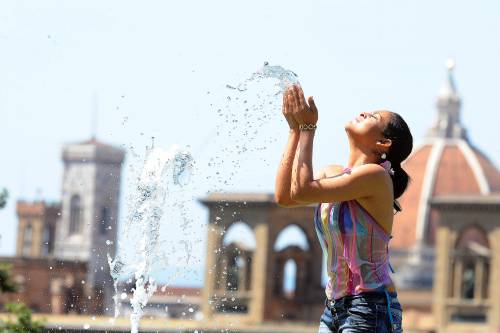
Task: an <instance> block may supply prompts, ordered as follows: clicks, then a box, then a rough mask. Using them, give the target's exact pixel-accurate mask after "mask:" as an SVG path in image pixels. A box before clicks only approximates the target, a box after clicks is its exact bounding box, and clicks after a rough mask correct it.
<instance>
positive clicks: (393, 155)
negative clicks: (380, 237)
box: [383, 112, 413, 212]
mask: <svg viewBox="0 0 500 333" xmlns="http://www.w3.org/2000/svg"><path fill="white" fill-rule="evenodd" d="M383 134H384V136H385V137H386V138H387V139H391V141H392V145H391V148H390V149H389V151H388V152H387V160H388V161H390V162H391V167H392V169H393V171H394V174H392V175H391V177H392V184H393V189H394V209H395V210H396V211H398V212H400V211H401V206H400V205H399V203H398V202H397V201H396V199H397V198H399V197H400V196H401V195H402V194H403V193H404V192H405V190H406V188H407V187H408V184H409V182H410V180H411V179H410V176H409V175H408V173H406V171H405V170H404V169H403V168H402V167H401V162H403V161H404V160H405V159H406V158H407V157H408V156H409V155H410V153H411V151H412V149H413V136H412V135H411V132H410V128H409V127H408V124H406V122H405V121H404V119H403V118H402V117H401V116H400V115H399V114H397V113H395V112H392V117H391V119H390V120H389V122H388V123H387V126H386V128H385V130H384V132H383Z"/></svg>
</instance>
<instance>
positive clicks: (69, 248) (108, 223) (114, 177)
mask: <svg viewBox="0 0 500 333" xmlns="http://www.w3.org/2000/svg"><path fill="white" fill-rule="evenodd" d="M124 156H125V153H124V151H123V150H122V149H119V148H116V147H113V146H110V145H107V144H104V143H101V142H99V141H97V140H96V139H92V140H89V141H86V142H82V143H77V144H69V145H66V146H64V147H63V152H62V159H63V162H64V174H63V180H62V199H61V201H62V202H61V221H60V224H59V225H58V228H57V235H56V248H55V253H54V254H55V257H57V258H60V259H66V260H78V261H82V262H86V263H87V278H86V281H85V288H86V289H85V293H86V294H87V295H88V296H90V297H91V299H93V300H94V301H93V302H91V304H97V308H95V309H89V310H90V311H96V312H101V313H102V312H107V311H111V306H110V304H111V302H112V299H111V297H112V293H113V283H112V280H111V277H110V274H109V266H108V263H107V253H109V254H110V255H111V256H114V255H115V251H116V245H115V244H116V236H117V230H116V229H117V219H118V203H119V194H120V175H121V166H122V162H123V159H124Z"/></svg>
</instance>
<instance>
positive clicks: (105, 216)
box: [99, 207, 110, 235]
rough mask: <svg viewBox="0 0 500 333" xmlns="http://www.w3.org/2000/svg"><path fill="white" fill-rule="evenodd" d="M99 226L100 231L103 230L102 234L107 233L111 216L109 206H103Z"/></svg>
mask: <svg viewBox="0 0 500 333" xmlns="http://www.w3.org/2000/svg"><path fill="white" fill-rule="evenodd" d="M99 226H100V228H99V231H100V232H101V235H105V234H106V232H107V230H108V227H109V226H110V216H109V210H108V207H102V208H101V220H100V223H99Z"/></svg>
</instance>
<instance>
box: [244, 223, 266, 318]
mask: <svg viewBox="0 0 500 333" xmlns="http://www.w3.org/2000/svg"><path fill="white" fill-rule="evenodd" d="M254 232H255V240H256V247H255V252H254V257H253V261H252V291H251V301H250V313H249V315H250V318H251V319H250V320H251V321H252V323H255V324H258V323H262V321H263V320H264V311H265V304H266V299H265V298H266V281H267V280H268V279H269V276H267V274H268V272H269V271H268V269H267V266H268V258H269V255H270V253H269V246H270V245H269V226H268V224H267V223H259V224H256V225H255V227H254Z"/></svg>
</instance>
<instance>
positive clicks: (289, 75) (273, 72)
mask: <svg viewBox="0 0 500 333" xmlns="http://www.w3.org/2000/svg"><path fill="white" fill-rule="evenodd" d="M267 78H272V79H278V80H279V82H278V85H279V87H280V91H279V92H283V91H284V90H285V89H286V87H288V86H289V85H292V84H297V83H299V79H298V75H297V74H295V73H294V72H292V71H291V70H289V69H285V68H283V67H281V66H278V65H275V66H270V65H269V63H268V62H267V61H266V62H264V66H263V67H262V68H261V69H259V70H258V71H256V72H255V73H253V74H252V76H251V77H250V78H248V79H246V80H245V81H243V82H242V83H240V84H238V85H236V86H232V85H230V84H227V85H226V88H229V89H236V90H238V91H246V90H248V83H249V82H252V81H255V80H257V81H258V80H261V79H267Z"/></svg>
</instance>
